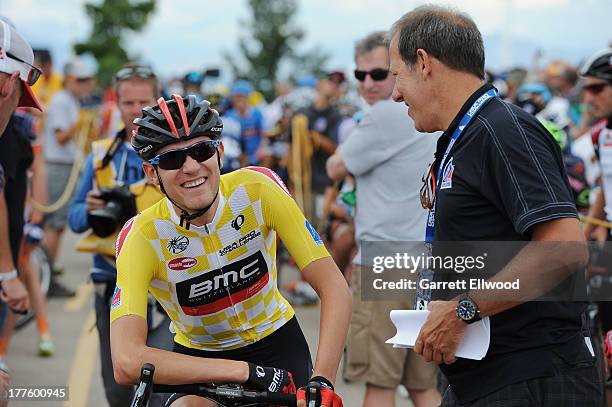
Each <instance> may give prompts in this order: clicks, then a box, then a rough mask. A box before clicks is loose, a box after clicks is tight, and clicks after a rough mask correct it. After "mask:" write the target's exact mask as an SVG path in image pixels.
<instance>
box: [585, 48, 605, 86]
mask: <svg viewBox="0 0 612 407" xmlns="http://www.w3.org/2000/svg"><path fill="white" fill-rule="evenodd" d="M580 75H582V76H593V77H595V78H601V79H605V80H608V81H611V82H612V48H606V49H602V50H601V51H598V52H596V53H595V54H593V55H592V56H591V57H590V58H589V59H587V61H586V62H585V63H584V64H583V65H582V68H580Z"/></svg>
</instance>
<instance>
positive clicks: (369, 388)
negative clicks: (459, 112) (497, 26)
mask: <svg viewBox="0 0 612 407" xmlns="http://www.w3.org/2000/svg"><path fill="white" fill-rule="evenodd" d="M355 62H356V65H357V69H356V70H355V77H356V79H357V80H358V81H359V82H360V83H359V91H360V94H361V96H362V97H363V99H364V100H365V101H366V102H367V104H368V105H369V107H368V109H367V111H366V112H365V114H364V115H363V118H362V119H361V120H360V121H359V123H358V124H357V125H356V127H355V128H354V129H353V130H352V131H351V133H350V135H349V136H348V138H347V139H346V141H345V142H344V143H343V144H341V145H340V146H339V148H338V150H337V152H336V153H335V154H334V155H333V156H332V157H330V159H329V160H328V162H327V172H328V175H329V177H330V178H332V179H336V180H340V179H343V178H344V177H345V176H346V175H348V174H352V175H353V176H354V177H355V182H356V187H357V207H356V211H355V229H356V236H355V238H356V239H355V240H356V241H357V244H358V246H362V245H363V243H364V242H378V241H384V242H398V241H423V238H424V236H425V219H426V216H427V213H426V211H424V210H423V208H422V207H421V204H420V198H419V190H420V187H421V174H422V173H423V171H424V169H426V168H427V164H428V162H429V161H431V160H432V159H433V152H434V150H435V144H436V138H435V137H432V136H431V135H425V134H421V133H418V132H417V131H416V130H415V128H414V124H413V123H412V121H411V120H410V118H409V117H408V116H407V111H406V107H405V106H400V105H398V104H397V103H395V102H393V100H392V99H391V93H392V91H393V86H394V83H395V80H394V78H393V77H392V76H391V75H389V71H388V67H389V53H388V49H387V46H386V42H385V39H384V33H373V34H371V35H369V36H367V37H366V38H365V39H363V40H362V41H360V42H358V43H357V46H356V47H355ZM359 249H360V250H359V253H358V254H357V256H356V257H355V259H354V263H355V268H354V270H353V275H352V282H351V288H352V290H353V315H352V318H351V326H350V330H349V339H348V349H347V350H348V352H347V369H346V377H347V379H349V380H352V381H363V382H366V393H365V398H364V402H363V406H364V407H373V406H376V407H386V406H389V407H391V406H395V391H396V388H397V386H399V385H400V384H403V385H404V386H405V387H406V388H407V389H408V391H409V393H410V397H411V399H412V402H413V404H414V405H415V406H417V407H421V406H437V405H438V404H439V403H440V394H439V393H438V391H437V389H436V384H437V380H436V375H437V369H436V366H435V365H433V364H428V363H425V361H424V360H423V359H422V358H421V357H420V356H419V355H416V354H415V353H414V352H413V351H412V350H406V349H394V348H392V347H391V346H390V345H387V344H385V341H386V340H387V339H388V338H390V337H392V336H393V335H394V334H395V328H394V326H393V324H392V323H391V321H390V318H389V312H390V310H393V309H411V308H413V307H414V297H415V293H414V292H411V291H406V295H405V298H403V299H402V300H399V301H397V300H396V301H363V300H362V298H361V293H362V292H361V275H362V273H372V266H373V265H372V263H371V261H368V259H366V258H365V257H366V256H362V251H361V247H360V248H359Z"/></svg>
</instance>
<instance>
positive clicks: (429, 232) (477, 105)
mask: <svg viewBox="0 0 612 407" xmlns="http://www.w3.org/2000/svg"><path fill="white" fill-rule="evenodd" d="M496 96H497V90H496V89H495V88H493V89H489V90H488V91H487V92H486V93H484V94H483V95H482V96H480V97H479V98H478V99H476V101H475V102H474V104H473V105H472V106H471V107H470V108H469V109H468V111H467V113H466V114H465V115H463V118H462V119H461V121H460V122H459V125H458V126H457V128H456V129H455V131H454V132H453V134H452V136H451V138H450V141H449V142H448V147H446V151H445V152H444V155H443V156H442V160H441V161H440V166H439V167H438V174H437V176H436V191H435V195H437V193H438V190H439V189H440V180H441V179H442V171H443V169H444V164H445V163H446V159H447V158H448V155H449V154H450V152H451V150H452V149H453V146H454V145H455V143H456V142H457V140H459V137H461V134H462V133H463V130H464V129H465V128H466V127H467V125H468V124H470V122H471V121H472V119H473V118H474V117H475V116H476V113H478V111H480V109H482V107H483V106H484V105H486V104H487V102H489V101H490V100H491V99H493V98H494V97H496ZM435 195H434V197H433V208H431V209H430V210H429V212H428V214H427V226H426V227H425V242H427V243H431V242H433V239H434V232H435V226H436V224H435V217H436V196H435Z"/></svg>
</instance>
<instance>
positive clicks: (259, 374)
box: [255, 366, 266, 378]
mask: <svg viewBox="0 0 612 407" xmlns="http://www.w3.org/2000/svg"><path fill="white" fill-rule="evenodd" d="M255 373H257V377H259V378H261V377H265V376H266V371H265V370H264V368H263V367H261V366H257V367H256V368H255Z"/></svg>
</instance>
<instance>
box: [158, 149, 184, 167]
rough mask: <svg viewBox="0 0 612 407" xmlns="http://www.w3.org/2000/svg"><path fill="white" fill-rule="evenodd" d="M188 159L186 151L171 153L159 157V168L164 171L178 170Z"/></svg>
mask: <svg viewBox="0 0 612 407" xmlns="http://www.w3.org/2000/svg"><path fill="white" fill-rule="evenodd" d="M186 158H187V153H186V152H185V150H180V151H169V152H167V153H165V154H162V155H161V156H160V157H159V168H161V169H162V170H178V169H179V168H181V167H182V166H183V164H184V163H185V159H186Z"/></svg>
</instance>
